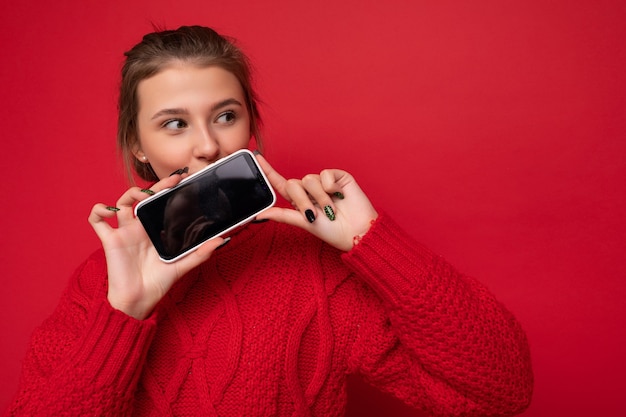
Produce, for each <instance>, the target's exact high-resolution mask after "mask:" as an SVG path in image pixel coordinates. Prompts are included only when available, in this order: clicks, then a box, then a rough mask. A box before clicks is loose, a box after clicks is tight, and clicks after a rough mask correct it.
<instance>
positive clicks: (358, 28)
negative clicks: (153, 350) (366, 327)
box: [0, 0, 626, 416]
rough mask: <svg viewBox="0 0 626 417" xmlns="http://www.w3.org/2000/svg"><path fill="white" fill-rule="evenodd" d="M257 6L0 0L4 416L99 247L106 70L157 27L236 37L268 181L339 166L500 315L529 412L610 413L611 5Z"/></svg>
mask: <svg viewBox="0 0 626 417" xmlns="http://www.w3.org/2000/svg"><path fill="white" fill-rule="evenodd" d="M96 3H97V4H96ZM269 4H270V2H268V5H265V4H263V3H262V2H258V1H256V2H254V1H243V0H231V1H228V2H214V1H207V0H205V1H200V0H196V1H187V0H177V1H169V0H150V1H146V0H141V1H123V2H122V1H117V0H116V1H110V0H109V1H106V2H84V1H80V0H57V1H39V2H32V1H31V2H9V1H6V0H3V5H2V9H3V13H1V14H0V39H2V58H0V59H1V60H2V61H1V62H2V64H1V65H0V86H1V93H0V97H2V98H1V99H0V100H1V103H2V109H1V111H0V126H1V128H0V132H1V133H0V136H1V137H2V142H1V144H0V149H1V152H2V156H1V157H0V173H1V177H0V195H1V196H2V204H1V207H2V216H1V220H0V222H1V223H0V230H2V232H1V239H0V245H1V246H0V279H1V280H2V291H0V333H1V335H0V339H1V340H2V342H1V350H0V360H1V361H2V362H1V363H0V369H1V372H2V377H1V378H0V407H4V406H5V404H6V403H7V402H8V400H9V398H10V396H11V395H12V393H13V391H14V389H15V388H16V385H17V379H18V374H19V362H20V360H21V358H22V357H23V355H24V353H25V349H26V345H27V340H28V337H29V335H30V333H31V332H32V330H33V328H34V327H35V326H36V325H37V324H39V323H40V322H41V321H42V320H43V319H44V318H45V317H46V316H47V315H48V314H50V312H51V311H52V309H53V308H54V306H55V304H56V302H57V299H58V297H59V295H60V292H61V291H62V289H63V287H64V286H65V283H66V281H67V278H68V277H69V275H70V274H71V272H72V271H73V269H74V268H75V267H76V266H77V265H78V264H79V263H80V262H81V261H82V260H83V259H84V258H85V256H87V255H88V254H89V253H90V252H91V251H93V250H94V249H95V248H97V247H98V245H99V242H98V241H97V239H96V237H95V234H94V233H93V232H92V230H91V228H90V226H89V225H88V223H87V221H86V219H87V215H88V213H89V211H90V208H91V206H92V204H93V203H95V202H97V201H103V202H108V203H113V202H114V201H115V200H116V198H117V196H118V195H119V194H121V192H122V191H123V190H124V189H125V187H126V185H125V182H124V178H123V176H122V174H121V171H122V170H121V167H120V164H119V161H118V159H117V155H116V151H115V147H114V137H115V117H116V116H115V100H116V86H117V82H118V72H119V67H120V63H121V60H122V52H123V51H124V50H126V49H128V48H129V47H130V46H131V45H132V44H134V43H135V42H137V41H138V40H139V39H140V35H141V34H143V33H145V32H147V31H149V30H151V22H154V23H156V24H159V25H166V26H168V27H176V26H178V25H180V24H189V23H199V24H206V25H210V26H213V27H215V28H216V29H218V30H220V31H222V32H224V33H226V34H229V35H232V36H234V37H236V38H238V39H240V41H241V45H242V46H243V48H244V49H245V50H246V51H247V52H248V53H249V55H250V56H251V58H252V59H253V61H254V62H255V65H256V68H257V85H258V89H259V92H260V94H261V96H262V97H263V100H264V101H265V106H264V115H265V119H266V125H267V155H268V157H269V159H270V160H271V162H272V163H273V164H274V165H275V166H276V167H277V168H278V169H279V170H282V171H283V173H285V174H286V175H290V176H301V175H303V174H305V173H308V172H311V171H319V170H320V169H322V168H324V167H343V168H346V169H348V170H350V171H352V173H353V174H355V176H356V177H357V179H359V181H360V183H361V185H362V186H363V187H364V188H365V190H366V191H368V192H369V195H370V196H371V198H372V200H373V201H374V202H375V204H376V205H377V206H378V207H380V208H382V209H384V210H386V211H387V212H389V213H390V214H391V215H392V216H393V217H394V218H395V219H396V220H397V221H399V222H401V223H402V224H404V226H405V228H406V229H407V230H408V231H409V232H410V233H412V234H413V235H414V236H415V237H416V238H417V239H419V240H420V241H422V242H423V243H425V244H427V245H429V246H430V247H431V248H433V249H434V250H435V251H437V252H439V253H441V254H442V255H444V256H445V257H446V258H448V259H449V260H450V261H452V263H453V264H455V265H456V266H457V267H458V268H459V269H461V270H463V271H465V272H466V273H468V274H471V275H474V276H477V277H479V278H480V279H481V280H482V281H483V282H485V283H486V284H487V285H488V286H489V287H490V288H491V290H492V291H493V292H495V293H496V294H497V295H498V296H499V298H500V299H501V300H502V301H504V302H505V303H506V304H507V305H508V306H509V308H510V309H511V310H512V311H513V312H514V313H515V314H516V315H517V317H518V318H519V319H520V320H521V322H522V323H523V325H524V327H525V328H526V330H527V332H528V335H529V338H530V342H531V345H532V353H533V360H534V367H535V373H536V390H535V396H534V399H533V403H532V406H531V407H530V409H529V410H528V411H527V413H526V414H525V415H527V416H556V415H558V416H590V415H595V416H618V415H619V416H622V415H626V414H625V413H626V406H625V405H624V402H623V389H624V385H623V374H624V372H626V369H625V368H626V366H625V365H626V361H624V360H623V357H622V353H621V352H622V351H623V347H622V345H623V343H624V341H625V331H624V329H625V324H626V323H625V314H624V313H625V308H624V302H623V299H624V296H625V295H626V284H625V283H624V281H625V278H626V277H625V274H624V250H625V249H626V244H625V242H624V236H625V222H624V206H625V204H626V198H625V193H624V183H625V180H626V164H625V162H624V156H625V155H626V144H625V140H624V139H625V136H626V135H625V133H626V85H625V84H626V77H625V75H624V70H625V68H624V67H625V66H626V65H625V64H626V52H625V41H626V23H625V22H626V6H625V3H624V1H623V0H554V1H545V0H527V1H517V2H505V1H500V0H479V1H473V2H468V1H452V0H439V1H437V2H434V1H433V2H431V1H409V0H407V1H399V0H391V1H389V0H388V1H385V2H370V1H363V0H351V1H343V2H341V1H315V2H294V1H288V0H278V1H273V2H271V6H270V5H269ZM351 398H352V401H351V404H350V409H351V411H350V415H361V416H367V415H371V416H375V415H406V410H404V409H403V408H402V407H401V406H400V405H398V404H395V403H389V400H387V399H386V397H384V396H382V395H377V394H375V393H372V392H370V391H369V390H368V389H367V388H365V387H363V386H362V385H361V384H360V383H358V381H357V382H355V385H354V387H353V389H352V391H351Z"/></svg>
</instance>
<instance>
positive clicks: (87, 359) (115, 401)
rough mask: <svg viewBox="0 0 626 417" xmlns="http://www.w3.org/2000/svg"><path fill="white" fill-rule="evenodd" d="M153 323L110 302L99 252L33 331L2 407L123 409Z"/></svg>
mask: <svg viewBox="0 0 626 417" xmlns="http://www.w3.org/2000/svg"><path fill="white" fill-rule="evenodd" d="M155 328H156V319H155V318H154V317H150V318H148V319H147V320H144V321H139V320H135V319H134V318H132V317H129V316H127V315H125V314H124V313H122V312H120V311H117V310H115V309H113V308H112V307H111V305H110V304H109V303H108V301H107V299H106V267H105V261H104V256H103V255H102V253H101V252H97V253H96V254H94V255H92V257H90V258H89V259H88V260H87V261H86V262H85V263H84V264H83V265H82V266H81V267H80V268H79V269H78V270H77V271H76V272H75V274H74V276H73V277H72V279H71V281H70V284H69V286H68V288H67V289H66V290H65V292H64V294H63V296H62V298H61V301H60V303H59V305H58V306H57V308H56V309H55V311H54V313H53V314H52V316H51V317H49V318H48V319H47V320H46V321H45V322H44V323H43V324H42V325H41V326H40V327H39V328H38V329H36V330H35V332H34V333H33V336H32V338H31V342H30V345H29V349H28V353H27V356H26V358H25V360H24V363H23V367H22V375H21V380H20V386H19V389H18V393H17V395H16V396H15V398H14V400H13V402H12V403H11V405H10V407H9V409H8V410H7V412H6V415H8V416H34V415H37V416H61V415H68V416H79V415H80V416H91V415H93V416H96V415H97V416H103V415H116V416H124V415H129V414H130V412H131V408H132V400H133V394H134V391H135V387H136V385H137V381H138V379H139V375H140V372H141V368H142V366H141V365H142V364H143V362H144V360H145V357H146V353H147V350H148V347H149V345H150V342H151V340H152V337H153V335H154V332H155Z"/></svg>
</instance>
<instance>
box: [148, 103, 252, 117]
mask: <svg viewBox="0 0 626 417" xmlns="http://www.w3.org/2000/svg"><path fill="white" fill-rule="evenodd" d="M233 104H234V105H237V106H243V104H241V102H240V101H239V100H237V99H235V98H227V99H225V100H222V101H219V102H217V103H215V104H214V105H213V106H211V111H216V110H219V109H221V108H223V107H227V106H231V105H233ZM187 114H189V110H187V109H185V108H173V109H162V110H159V111H158V112H156V113H155V114H154V116H152V120H154V119H157V118H159V117H161V116H177V115H187Z"/></svg>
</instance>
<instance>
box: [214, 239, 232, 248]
mask: <svg viewBox="0 0 626 417" xmlns="http://www.w3.org/2000/svg"><path fill="white" fill-rule="evenodd" d="M228 242H230V236H229V237H225V238H224V241H223V242H222V244H221V245H219V246H218V247H217V248H215V250H218V249H219V248H223V247H224V246H226V244H228Z"/></svg>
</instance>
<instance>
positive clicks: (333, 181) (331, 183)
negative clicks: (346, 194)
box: [320, 169, 354, 198]
mask: <svg viewBox="0 0 626 417" xmlns="http://www.w3.org/2000/svg"><path fill="white" fill-rule="evenodd" d="M320 181H321V183H322V187H323V188H324V190H325V191H326V192H327V193H328V194H333V195H336V193H340V194H341V195H343V188H344V187H345V186H346V185H348V184H349V183H350V182H352V181H354V179H353V178H352V175H350V174H348V173H347V172H346V171H342V170H340V169H325V170H323V171H322V172H321V173H320ZM337 197H339V198H341V197H340V196H337Z"/></svg>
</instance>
